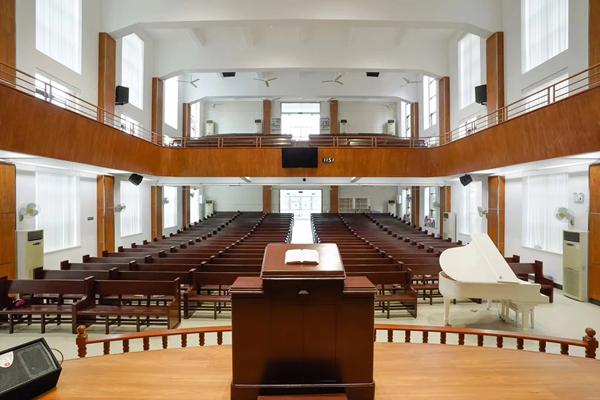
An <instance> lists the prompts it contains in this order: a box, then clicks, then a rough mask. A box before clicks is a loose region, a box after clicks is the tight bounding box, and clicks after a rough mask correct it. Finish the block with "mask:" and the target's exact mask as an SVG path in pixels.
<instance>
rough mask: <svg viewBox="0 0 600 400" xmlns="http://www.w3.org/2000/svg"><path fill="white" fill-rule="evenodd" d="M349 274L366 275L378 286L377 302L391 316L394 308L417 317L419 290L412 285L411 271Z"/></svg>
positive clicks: (352, 274)
mask: <svg viewBox="0 0 600 400" xmlns="http://www.w3.org/2000/svg"><path fill="white" fill-rule="evenodd" d="M347 275H349V276H366V277H367V279H369V280H370V281H371V283H373V284H374V285H375V286H376V287H377V288H378V294H376V295H375V304H376V305H377V304H379V307H380V308H381V310H382V311H383V312H385V313H386V318H388V319H389V318H390V311H391V310H392V309H401V310H406V311H408V312H409V314H410V315H412V316H413V317H414V318H416V317H417V292H416V291H415V290H414V289H413V288H412V286H411V279H412V277H411V275H410V272H409V271H399V272H369V273H350V274H347Z"/></svg>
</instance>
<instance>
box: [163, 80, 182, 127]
mask: <svg viewBox="0 0 600 400" xmlns="http://www.w3.org/2000/svg"><path fill="white" fill-rule="evenodd" d="M164 93H165V100H164V107H165V112H164V115H165V123H166V124H167V125H169V126H170V127H171V128H173V129H177V120H178V119H179V112H178V110H179V82H178V81H177V77H176V76H175V77H173V78H170V79H167V80H166V81H165V90H164Z"/></svg>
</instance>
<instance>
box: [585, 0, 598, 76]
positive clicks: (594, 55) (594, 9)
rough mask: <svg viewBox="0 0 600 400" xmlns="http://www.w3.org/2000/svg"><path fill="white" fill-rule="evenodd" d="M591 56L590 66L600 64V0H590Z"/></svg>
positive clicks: (589, 44)
mask: <svg viewBox="0 0 600 400" xmlns="http://www.w3.org/2000/svg"><path fill="white" fill-rule="evenodd" d="M589 15H590V17H589V24H588V29H589V41H588V46H589V57H590V67H591V66H592V65H596V64H600V1H598V0H590V11H589Z"/></svg>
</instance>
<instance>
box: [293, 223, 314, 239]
mask: <svg viewBox="0 0 600 400" xmlns="http://www.w3.org/2000/svg"><path fill="white" fill-rule="evenodd" d="M312 242H313V237H312V230H311V225H310V219H305V218H297V217H296V218H294V227H293V229H292V243H299V244H302V243H312Z"/></svg>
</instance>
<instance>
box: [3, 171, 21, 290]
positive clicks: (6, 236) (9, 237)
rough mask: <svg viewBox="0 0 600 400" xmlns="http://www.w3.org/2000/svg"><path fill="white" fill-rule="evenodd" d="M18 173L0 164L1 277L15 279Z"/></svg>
mask: <svg viewBox="0 0 600 400" xmlns="http://www.w3.org/2000/svg"><path fill="white" fill-rule="evenodd" d="M16 179H17V171H16V168H15V166H14V165H13V164H6V163H2V162H0V277H2V276H8V277H9V278H11V279H14V278H15V277H16V274H17V269H16V233H15V231H16V229H17V214H16V210H17V202H16V192H17V180H16Z"/></svg>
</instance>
